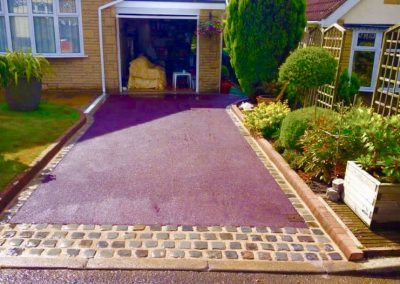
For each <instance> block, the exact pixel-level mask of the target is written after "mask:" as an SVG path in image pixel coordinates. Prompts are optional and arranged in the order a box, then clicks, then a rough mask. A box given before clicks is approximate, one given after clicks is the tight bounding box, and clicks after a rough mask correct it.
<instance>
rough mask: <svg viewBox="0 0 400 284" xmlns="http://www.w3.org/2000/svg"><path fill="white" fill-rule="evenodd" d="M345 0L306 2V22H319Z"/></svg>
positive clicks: (312, 0)
mask: <svg viewBox="0 0 400 284" xmlns="http://www.w3.org/2000/svg"><path fill="white" fill-rule="evenodd" d="M344 2H346V0H307V8H306V15H307V20H308V21H320V20H322V19H325V18H327V17H328V16H329V15H330V14H332V13H333V12H335V11H336V10H337V9H338V8H339V7H340V6H341V5H342V4H343V3H344Z"/></svg>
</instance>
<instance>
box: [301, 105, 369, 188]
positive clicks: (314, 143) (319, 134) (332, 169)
mask: <svg viewBox="0 0 400 284" xmlns="http://www.w3.org/2000/svg"><path fill="white" fill-rule="evenodd" d="M350 117H351V115H348V113H347V110H346V109H344V108H340V113H337V114H336V115H335V116H330V117H327V116H321V117H319V118H318V120H317V123H315V124H312V126H311V127H310V128H309V129H308V130H306V132H305V133H304V135H303V136H302V137H301V139H300V144H301V146H302V148H303V157H302V159H301V161H300V165H301V166H302V167H303V168H304V170H305V172H307V173H311V174H313V175H314V176H316V177H319V178H320V179H321V180H323V181H325V182H327V183H329V182H330V181H331V180H332V179H333V178H334V177H337V176H343V175H344V172H345V168H346V164H347V161H348V160H354V159H355V158H356V157H358V156H359V155H360V153H361V151H362V142H361V139H360V135H359V133H358V131H354V130H355V129H353V128H352V125H351V121H350V120H349V119H350Z"/></svg>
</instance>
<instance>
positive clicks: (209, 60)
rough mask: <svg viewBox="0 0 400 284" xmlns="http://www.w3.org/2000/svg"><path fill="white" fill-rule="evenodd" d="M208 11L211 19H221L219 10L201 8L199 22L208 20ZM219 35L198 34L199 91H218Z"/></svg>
mask: <svg viewBox="0 0 400 284" xmlns="http://www.w3.org/2000/svg"><path fill="white" fill-rule="evenodd" d="M210 12H211V13H212V17H213V19H219V20H221V17H222V12H221V11H217V10H201V11H200V22H204V21H208V19H209V13H210ZM221 37H222V34H220V35H213V36H212V37H211V38H210V37H207V36H198V41H199V50H198V52H199V68H198V70H199V74H198V76H199V92H200V93H219V88H220V80H221V47H222V46H221Z"/></svg>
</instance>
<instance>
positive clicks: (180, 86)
mask: <svg viewBox="0 0 400 284" xmlns="http://www.w3.org/2000/svg"><path fill="white" fill-rule="evenodd" d="M117 20H118V29H119V56H120V57H119V60H120V67H119V68H120V70H119V71H120V85H121V86H122V91H123V92H127V93H137V92H140V93H143V92H184V93H190V92H196V90H198V86H197V85H198V84H197V81H198V75H197V74H198V71H197V69H198V56H197V50H198V46H197V37H196V31H197V22H198V20H197V17H180V16H179V17H174V16H171V17H167V16H159V17H150V16H134V15H127V16H123V15H119V18H118V19H117ZM139 57H140V58H142V59H143V57H144V58H145V60H146V61H148V62H149V63H150V64H151V65H152V66H154V67H155V68H157V69H158V70H162V71H159V73H161V72H163V76H164V78H165V82H164V83H163V89H160V87H154V84H152V81H151V80H152V79H151V78H150V79H148V78H146V79H144V81H143V79H142V78H141V76H140V74H139V75H138V76H133V75H132V74H131V80H132V81H135V84H133V83H132V81H130V64H131V62H132V61H134V60H137V59H138V58H139ZM131 71H132V70H131ZM145 73H146V72H145ZM182 73H183V75H182ZM179 74H181V75H179ZM136 75H137V74H136ZM174 75H175V76H174ZM146 80H149V81H148V82H147V83H148V84H147V83H146V82H145V81H146Z"/></svg>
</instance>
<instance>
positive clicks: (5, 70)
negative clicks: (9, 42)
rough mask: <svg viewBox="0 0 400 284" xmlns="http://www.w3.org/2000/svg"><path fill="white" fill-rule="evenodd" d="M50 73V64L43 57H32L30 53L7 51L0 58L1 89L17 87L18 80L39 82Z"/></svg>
mask: <svg viewBox="0 0 400 284" xmlns="http://www.w3.org/2000/svg"><path fill="white" fill-rule="evenodd" d="M49 72H50V63H49V62H48V61H47V59H45V58H44V57H40V56H34V55H33V54H32V53H31V52H30V51H28V52H24V51H22V50H21V51H13V52H10V51H8V52H7V53H6V54H5V55H2V56H0V78H1V80H0V83H1V85H2V87H4V88H5V87H7V86H8V85H10V84H13V85H17V84H18V80H19V79H20V78H26V80H28V81H30V80H31V79H32V78H34V79H36V80H39V81H41V80H42V79H43V76H44V75H45V74H47V73H49Z"/></svg>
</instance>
